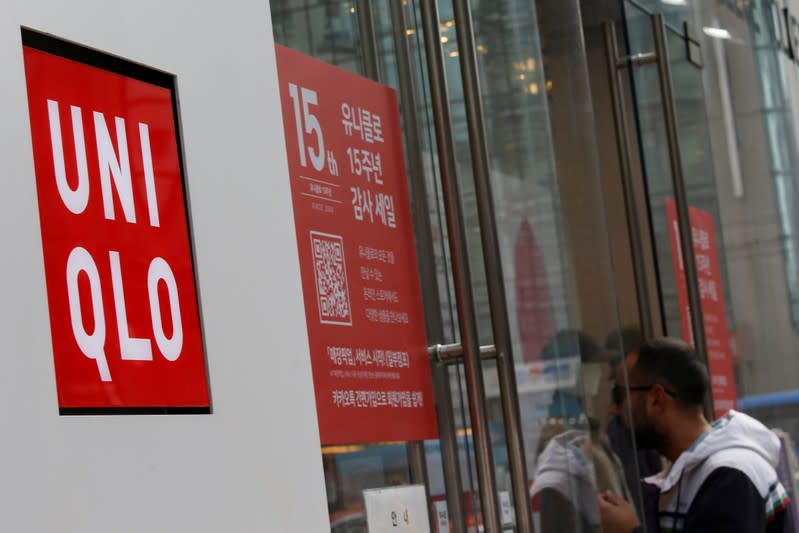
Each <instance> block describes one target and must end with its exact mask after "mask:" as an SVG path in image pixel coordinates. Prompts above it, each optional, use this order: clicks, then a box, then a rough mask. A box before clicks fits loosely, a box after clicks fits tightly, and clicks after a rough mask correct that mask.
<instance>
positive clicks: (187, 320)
mask: <svg viewBox="0 0 799 533" xmlns="http://www.w3.org/2000/svg"><path fill="white" fill-rule="evenodd" d="M23 43H24V44H25V46H24V47H23V51H24V58H25V72H26V78H27V87H28V104H29V111H30V120H31V132H32V138H33V155H34V163H35V169H36V185H37V190H38V197H39V216H40V220H41V230H42V246H43V248H44V266H45V276H46V282H47V297H48V302H49V307H50V325H51V330H52V337H53V355H54V358H55V371H56V381H57V386H58V402H59V407H60V408H61V411H62V413H76V412H92V411H93V410H103V409H108V408H119V409H123V410H133V411H141V412H169V411H170V410H173V411H174V412H208V409H209V395H208V385H207V380H206V370H205V356H204V352H203V343H202V335H201V329H200V319H199V310H198V306H197V295H196V290H195V283H194V268H193V262H192V254H191V244H190V240H189V231H188V223H187V213H186V205H185V200H184V190H183V176H182V169H181V160H180V152H179V148H178V135H177V129H176V122H175V116H176V113H175V107H174V106H175V104H174V98H173V91H174V87H173V83H174V82H173V79H172V77H171V76H169V75H166V74H163V73H160V72H156V71H151V70H149V69H146V68H144V67H141V66H138V65H133V64H130V63H127V62H125V61H122V60H119V59H116V58H111V57H109V56H105V55H103V54H100V53H98V52H94V51H91V50H86V49H83V48H80V47H78V46H75V45H72V44H68V43H63V42H61V41H58V40H56V39H53V38H49V37H44V36H42V35H39V34H36V33H33V32H28V31H24V32H23Z"/></svg>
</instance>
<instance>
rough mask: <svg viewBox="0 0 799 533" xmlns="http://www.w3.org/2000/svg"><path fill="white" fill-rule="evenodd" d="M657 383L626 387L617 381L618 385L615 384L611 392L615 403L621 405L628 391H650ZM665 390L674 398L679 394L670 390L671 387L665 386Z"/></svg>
mask: <svg viewBox="0 0 799 533" xmlns="http://www.w3.org/2000/svg"><path fill="white" fill-rule="evenodd" d="M655 385H656V384H655V383H653V384H652V385H645V386H640V387H625V386H624V385H619V384H618V383H617V384H616V385H613V389H612V392H611V393H612V397H613V403H615V404H616V405H621V404H622V402H624V398H626V397H627V393H626V391H630V392H636V391H641V392H644V391H650V390H652V389H653V388H654V387H655ZM663 390H665V391H666V394H668V395H669V396H671V397H672V398H676V397H677V394H676V393H674V392H673V391H670V390H669V389H667V388H665V387H664V388H663Z"/></svg>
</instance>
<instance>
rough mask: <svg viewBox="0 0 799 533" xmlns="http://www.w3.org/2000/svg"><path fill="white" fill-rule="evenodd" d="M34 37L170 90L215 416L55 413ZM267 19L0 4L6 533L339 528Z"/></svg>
mask: <svg viewBox="0 0 799 533" xmlns="http://www.w3.org/2000/svg"><path fill="white" fill-rule="evenodd" d="M21 26H26V27H30V28H33V29H36V30H39V31H43V32H48V33H52V34H55V35H57V36H59V37H61V38H64V39H68V40H73V41H76V42H78V43H80V44H83V45H86V46H90V47H95V48H98V49H100V50H102V51H104V52H107V53H111V54H116V55H119V56H122V57H124V58H126V59H129V60H131V61H135V62H141V63H143V64H146V65H148V66H151V67H154V68H157V69H163V70H165V71H168V72H171V73H174V74H176V76H177V85H178V94H179V102H180V112H181V118H182V134H183V142H184V149H185V151H184V162H185V168H186V184H187V189H188V192H189V198H190V211H191V215H192V230H193V235H194V245H195V254H196V270H197V276H198V291H199V295H200V302H201V311H202V321H203V326H204V334H205V342H206V355H207V360H208V361H207V362H208V375H209V381H210V390H211V395H212V398H213V414H211V415H192V416H178V415H162V416H91V417H80V416H75V417H62V416H59V414H58V402H57V398H56V384H55V377H54V365H53V355H52V347H51V341H50V330H49V327H50V325H49V319H48V307H47V294H46V290H45V282H44V280H45V278H44V270H43V262H42V243H41V237H40V232H39V215H38V207H37V199H36V188H35V176H34V170H33V158H32V150H31V135H30V127H29V121H28V109H27V105H28V104H27V97H26V89H25V78H24V70H23V63H22V45H21V41H20V27H21ZM274 61H275V60H274V49H273V42H272V29H271V23H270V15H269V5H268V3H267V2H260V1H256V0H235V1H231V2H189V1H174V2H161V1H157V0H138V1H136V2H104V1H101V0H83V1H79V2H54V1H47V0H2V2H0V65H3V69H4V72H3V83H2V84H0V117H2V120H0V161H2V162H3V172H2V185H3V192H2V194H0V228H2V229H0V246H2V249H3V253H2V268H0V272H1V273H2V276H0V294H2V297H0V354H2V361H3V368H2V371H0V419H2V421H3V431H2V439H1V440H0V442H2V445H0V449H1V450H2V453H0V472H2V478H3V483H2V484H0V531H17V532H48V531H59V532H72V531H74V532H78V531H80V532H97V533H100V532H103V533H106V532H110V531H113V532H115V533H121V532H128V531H129V532H142V531H152V532H182V531H185V532H192V533H196V532H220V531H225V532H238V531H240V532H252V531H303V532H306V531H307V532H315V531H319V532H321V531H326V530H328V528H329V526H328V519H327V509H326V502H325V488H324V478H323V473H322V462H321V457H320V453H319V436H318V432H317V424H316V414H315V406H314V400H313V398H314V394H313V387H312V381H311V372H310V359H309V356H308V345H307V340H306V326H305V318H304V312H303V307H302V301H303V300H302V294H301V288H300V280H299V273H298V264H297V259H296V240H295V236H294V227H293V224H292V223H291V221H292V211H291V204H290V196H289V180H288V176H287V168H286V160H285V146H284V140H283V133H282V121H281V116H280V105H279V99H278V87H277V79H276V71H275V65H274Z"/></svg>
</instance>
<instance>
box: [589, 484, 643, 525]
mask: <svg viewBox="0 0 799 533" xmlns="http://www.w3.org/2000/svg"><path fill="white" fill-rule="evenodd" d="M599 516H600V518H601V520H602V531H603V532H604V533H632V531H633V530H634V529H635V528H637V527H638V526H640V525H641V522H640V521H639V520H638V514H637V513H636V512H635V507H633V506H632V504H631V503H630V502H628V501H626V500H624V499H623V498H620V497H618V496H616V495H615V494H613V493H612V492H603V493H602V494H600V495H599Z"/></svg>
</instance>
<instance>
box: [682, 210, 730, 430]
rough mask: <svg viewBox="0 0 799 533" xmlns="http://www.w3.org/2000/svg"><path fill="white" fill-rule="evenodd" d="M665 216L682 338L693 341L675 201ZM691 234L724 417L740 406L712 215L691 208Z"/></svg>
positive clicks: (716, 393) (716, 402)
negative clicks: (675, 282)
mask: <svg viewBox="0 0 799 533" xmlns="http://www.w3.org/2000/svg"><path fill="white" fill-rule="evenodd" d="M666 216H667V219H668V225H669V240H670V241H671V252H672V254H671V255H672V258H673V262H674V272H675V277H676V279H677V300H678V302H679V305H680V321H681V324H682V330H683V337H684V338H685V340H686V341H687V342H690V343H691V344H693V330H692V329H691V308H690V305H689V302H688V287H687V285H686V281H685V268H684V266H683V256H682V249H681V248H680V231H679V226H678V223H677V207H676V205H675V203H674V200H672V199H670V198H669V199H667V200H666ZM689 217H690V219H691V234H692V236H693V241H694V258H695V261H696V274H697V278H698V279H697V281H698V283H699V292H700V297H701V301H702V316H703V317H704V325H705V339H706V342H707V355H708V367H709V371H710V379H711V385H712V388H713V403H714V405H715V408H716V416H722V415H724V414H725V413H726V412H727V411H729V410H730V409H735V408H736V407H737V405H738V393H737V391H736V386H735V374H734V373H733V362H732V361H733V360H732V348H731V347H730V332H729V329H728V327H727V314H726V308H725V306H724V285H723V283H722V281H721V266H720V264H719V256H718V248H717V244H716V229H715V226H714V224H713V215H711V214H710V213H708V212H706V211H702V210H700V209H696V208H694V207H691V208H690V209H689Z"/></svg>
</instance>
